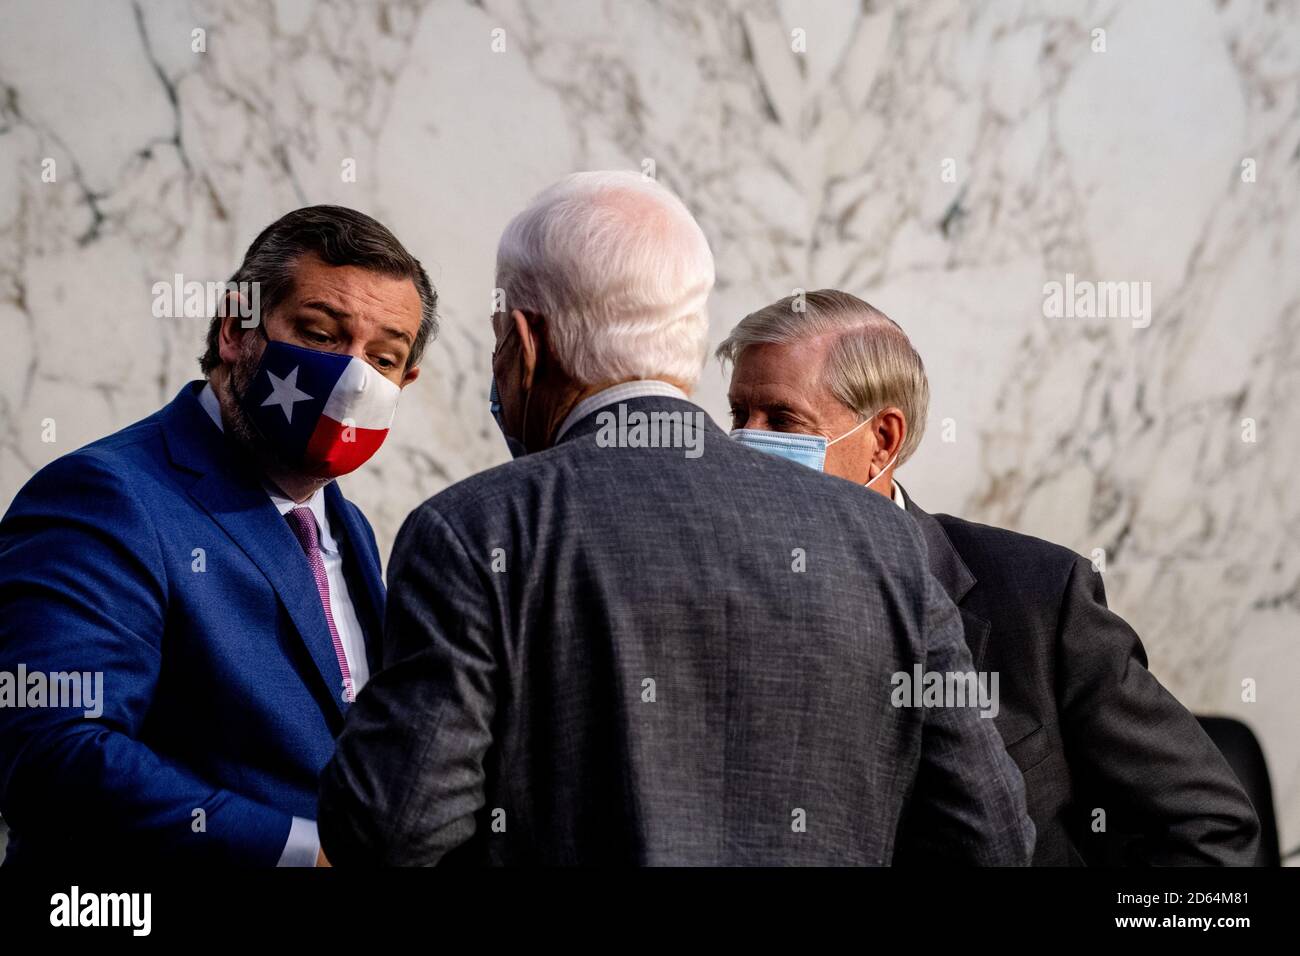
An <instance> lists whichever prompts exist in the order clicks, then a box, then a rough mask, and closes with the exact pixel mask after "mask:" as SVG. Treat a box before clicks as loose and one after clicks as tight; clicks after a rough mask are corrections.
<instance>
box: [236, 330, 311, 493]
mask: <svg viewBox="0 0 1300 956" xmlns="http://www.w3.org/2000/svg"><path fill="white" fill-rule="evenodd" d="M258 338H259V336H257V335H246V336H244V341H243V343H242V345H241V347H240V351H239V358H238V360H236V362H235V364H234V365H232V366H231V367H230V374H229V376H228V377H227V379H226V382H227V386H228V387H227V389H226V392H227V394H228V395H229V399H230V400H229V401H228V402H227V403H226V408H225V412H226V415H225V419H226V423H227V425H228V427H229V428H230V432H231V434H230V437H231V438H232V439H234V441H235V443H236V444H237V445H239V447H240V448H242V449H243V450H244V451H245V452H246V453H247V454H248V455H249V457H250V458H251V459H252V460H253V461H254V462H256V463H257V464H258V465H259V466H260V467H261V468H262V469H263V470H264V471H266V472H268V473H269V474H276V473H281V474H289V475H298V474H301V466H300V465H299V464H297V463H295V462H292V461H289V460H288V459H287V458H286V457H285V455H284V451H283V449H281V448H279V447H277V446H275V445H273V444H272V443H271V442H269V441H267V440H266V438H265V437H264V436H263V435H262V433H261V432H260V431H258V429H257V426H256V425H254V424H253V421H252V419H250V418H249V417H248V413H247V412H246V411H244V406H245V399H246V398H247V397H248V393H249V391H250V390H251V389H252V387H253V381H254V380H255V379H256V378H257V370H258V368H259V366H260V365H261V362H262V349H259V348H258V347H257V346H258Z"/></svg>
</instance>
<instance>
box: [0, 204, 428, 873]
mask: <svg viewBox="0 0 1300 956" xmlns="http://www.w3.org/2000/svg"><path fill="white" fill-rule="evenodd" d="M436 304H437V297H436V294H435V292H434V290H433V289H432V287H431V285H430V283H429V279H428V276H427V275H426V273H425V271H424V269H423V268H422V267H421V265H420V263H419V262H418V261H417V260H416V259H415V258H414V257H412V256H411V255H410V253H409V252H407V251H406V250H405V249H404V248H403V247H402V245H401V243H399V242H398V241H397V239H396V238H395V237H394V236H393V235H392V233H390V232H389V231H388V229H386V228H385V227H384V226H383V225H381V224H380V223H378V222H376V221H375V220H374V219H371V218H370V217H368V216H365V215H363V214H361V213H358V212H355V211H353V210H349V209H343V208H341V207H336V206H315V207H309V208H306V209H300V210H297V211H295V212H292V213H290V214H288V215H286V216H285V217H283V218H282V219H280V220H279V221H277V222H275V223H274V224H272V225H271V226H269V227H268V228H267V229H266V230H264V231H263V232H262V234H261V235H260V236H258V238H257V239H256V240H255V241H254V243H253V244H252V246H251V247H250V248H249V250H248V252H247V253H246V255H245V257H244V261H243V264H242V265H241V266H240V269H239V271H238V272H236V274H235V276H234V277H233V278H232V280H231V283H229V284H228V288H227V293H226V298H225V299H223V300H222V303H221V307H220V308H219V309H218V315H217V316H216V317H215V318H214V319H213V320H212V323H211V327H210V329H209V332H208V341H207V351H206V353H205V354H204V355H203V356H202V359H201V363H200V365H201V368H202V370H203V372H204V374H205V376H206V377H207V381H206V382H202V381H196V382H191V383H190V384H188V385H186V386H185V387H184V388H182V389H181V391H180V394H178V395H177V396H176V398H175V399H174V400H173V401H172V402H171V403H170V404H169V405H167V406H166V407H165V408H163V409H161V410H160V411H158V412H156V413H155V414H153V415H151V416H149V417H148V418H146V419H144V420H143V421H140V422H137V423H136V424H134V425H131V426H129V427H128V428H125V429H123V430H122V431H120V432H118V433H116V434H114V435H110V436H108V437H107V438H104V439H101V440H100V441H97V442H94V443H93V444H90V445H88V446H86V447H85V448H82V449H80V450H78V451H75V452H72V453H71V454H68V455H64V456H63V457H62V458H59V459H58V460H56V461H54V462H52V463H51V464H50V465H48V466H47V467H45V468H43V469H42V470H41V471H40V472H39V473H38V474H37V475H36V476H35V477H33V478H32V479H31V480H30V481H29V482H28V483H27V485H26V487H24V488H23V489H22V491H21V492H20V493H19V494H18V497H17V498H16V499H15V500H14V502H13V504H12V506H11V507H10V509H9V511H8V513H7V514H6V515H5V517H4V519H3V522H0V814H3V816H4V818H5V819H6V821H7V822H8V824H9V826H10V828H11V834H10V843H9V853H8V859H7V862H9V863H12V864H18V863H33V862H37V863H39V862H51V861H55V860H57V861H59V862H60V863H64V862H68V861H94V860H104V859H118V860H130V861H132V862H169V863H181V864H198V863H234V864H245V865H259V866H261V865H265V866H270V865H275V864H279V865H313V864H315V863H316V862H317V857H318V854H319V841H318V839H317V836H316V825H315V817H316V792H317V777H318V775H319V773H320V771H321V769H322V768H323V767H324V765H325V763H326V761H327V760H328V759H329V757H330V755H331V753H332V752H333V750H334V738H335V736H336V735H337V734H338V732H339V731H340V729H341V728H342V726H343V717H344V713H345V712H346V710H347V707H348V706H349V703H350V701H351V700H352V699H353V697H354V696H355V694H356V693H357V691H359V690H360V688H361V685H362V684H364V683H365V681H366V679H367V678H368V676H369V674H370V672H371V669H372V668H373V667H374V666H375V663H376V660H377V658H376V654H377V652H378V638H379V635H380V630H381V625H382V621H383V612H384V586H383V581H382V578H381V575H380V563H379V554H378V551H377V549H376V546H375V539H374V534H373V532H372V531H371V529H370V525H369V524H368V523H367V521H366V519H365V517H364V516H363V515H362V513H361V512H360V510H359V509H358V508H357V507H356V506H355V505H353V504H351V503H350V502H348V501H347V500H346V499H345V498H344V497H343V495H342V493H341V492H340V491H339V489H338V486H337V484H336V483H335V482H334V481H333V479H334V478H336V477H337V476H339V475H341V474H344V473H346V472H348V471H351V470H352V469H354V468H356V467H358V466H359V465H360V464H361V463H362V462H364V461H365V460H366V459H367V458H368V457H369V456H370V455H371V454H372V453H373V452H374V451H375V449H376V448H377V447H378V445H379V443H380V442H381V441H382V440H383V438H384V435H386V434H387V430H388V428H389V425H390V424H391V421H392V417H393V410H394V408H395V406H396V402H397V396H398V395H399V394H400V392H401V389H402V388H403V387H405V386H406V385H409V384H410V383H411V382H412V381H414V379H415V378H416V376H417V374H418V369H417V364H418V362H419V359H420V353H421V351H422V350H423V348H424V346H425V344H426V343H427V341H428V340H429V338H430V337H431V336H432V335H433V334H434V333H435V332H436ZM6 678H7V680H6ZM83 686H84V687H85V688H91V687H102V694H99V695H98V698H99V699H97V700H96V702H95V705H94V706H93V707H89V706H87V702H86V701H85V700H81V699H74V698H77V697H78V696H79V695H76V694H73V695H69V693H67V692H68V690H69V689H74V690H76V689H79V688H81V687H83Z"/></svg>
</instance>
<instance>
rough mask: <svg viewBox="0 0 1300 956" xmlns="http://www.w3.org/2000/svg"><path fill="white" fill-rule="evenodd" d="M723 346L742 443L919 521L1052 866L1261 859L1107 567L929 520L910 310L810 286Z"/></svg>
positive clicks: (745, 324)
mask: <svg viewBox="0 0 1300 956" xmlns="http://www.w3.org/2000/svg"><path fill="white" fill-rule="evenodd" d="M717 355H718V357H719V358H721V359H722V360H723V361H725V362H730V363H731V364H732V365H733V367H734V371H733V374H732V378H731V386H730V390H729V399H730V402H731V412H732V423H733V426H734V427H735V429H736V431H734V432H733V433H732V434H733V437H735V438H736V439H737V440H738V441H739V442H740V443H742V444H747V445H751V446H752V447H756V448H759V449H762V450H764V451H768V452H772V453H774V454H776V455H780V456H782V457H784V458H788V459H791V460H795V461H799V462H800V463H802V464H805V465H808V466H810V467H812V468H815V469H817V470H824V471H825V472H826V473H827V474H831V475H835V476H838V477H840V478H845V479H847V480H849V481H851V482H854V483H855V484H858V485H863V486H866V487H867V488H870V489H871V490H873V491H876V492H878V493H879V494H874V495H863V496H861V497H862V498H863V503H864V504H865V503H866V502H868V501H870V502H871V503H872V504H873V505H874V503H875V502H877V501H880V500H883V499H892V500H893V501H894V502H895V504H896V505H897V509H895V510H899V511H900V512H906V513H907V514H908V515H910V516H911V518H912V519H913V520H914V522H915V524H916V526H917V528H918V529H919V530H920V532H921V534H922V536H923V537H924V539H925V542H926V546H927V551H928V555H929V562H930V567H931V569H932V570H933V572H934V575H935V577H936V578H937V579H938V581H939V582H940V583H941V584H942V585H943V589H944V591H945V592H946V593H947V595H948V596H949V597H950V598H951V599H952V601H953V602H954V603H956V605H957V606H958V608H959V609H960V612H961V619H962V622H963V625H964V628H965V633H966V642H967V644H968V645H969V647H970V651H971V654H972V655H973V657H974V661H975V667H976V669H977V670H979V671H980V672H982V673H988V674H990V675H998V676H999V677H1000V681H999V685H1000V691H1001V701H1000V705H1001V706H1000V709H999V713H998V714H997V716H996V723H997V726H998V729H999V730H1000V731H1001V733H1002V737H1003V738H1004V740H1005V741H1006V745H1007V749H1008V750H1009V752H1010V754H1011V756H1012V757H1013V758H1014V759H1015V761H1016V764H1017V765H1018V766H1019V767H1020V769H1021V770H1022V771H1023V773H1024V778H1025V788H1026V793H1027V797H1028V801H1029V811H1030V814H1031V816H1032V817H1033V820H1034V825H1035V827H1036V828H1037V831H1038V845H1037V849H1036V851H1035V854H1034V863H1035V865H1063V864H1071V863H1080V862H1090V863H1143V864H1195V863H1202V864H1213V863H1232V864H1249V863H1251V862H1253V860H1254V854H1255V849H1256V845H1257V839H1256V834H1257V832H1258V824H1257V822H1256V819H1255V813H1254V811H1253V809H1252V808H1251V805H1250V802H1249V801H1248V800H1247V799H1246V796H1245V794H1244V793H1243V792H1242V789H1241V787H1240V786H1239V785H1238V783H1237V781H1236V779H1235V778H1234V776H1233V774H1232V771H1231V770H1230V769H1229V767H1228V765H1227V763H1226V762H1225V761H1224V759H1223V757H1222V756H1221V755H1220V754H1219V752H1218V750H1217V749H1216V748H1215V746H1214V744H1213V742H1212V741H1211V740H1210V739H1209V737H1207V736H1206V734H1205V732H1204V731H1203V730H1202V729H1201V728H1200V726H1199V725H1198V724H1197V722H1196V719H1195V718H1194V717H1193V716H1192V715H1191V714H1189V713H1188V712H1187V711H1186V710H1185V709H1184V708H1183V707H1182V705H1181V704H1179V703H1178V701H1176V700H1175V699H1174V698H1173V696H1172V695H1170V694H1169V692H1168V691H1166V690H1165V689H1164V688H1163V687H1162V686H1161V685H1160V683H1159V682H1158V681H1157V680H1156V679H1155V678H1154V677H1153V676H1152V675H1151V673H1150V672H1149V671H1148V670H1147V669H1146V654H1145V652H1144V651H1143V649H1142V644H1141V642H1140V641H1139V640H1138V637H1137V635H1136V634H1135V633H1134V632H1133V630H1132V628H1130V627H1129V626H1128V625H1127V624H1126V623H1125V622H1124V621H1123V620H1122V619H1121V618H1120V617H1119V616H1118V615H1116V614H1114V613H1113V612H1111V611H1110V610H1108V609H1107V607H1106V596H1105V591H1104V589H1103V586H1102V581H1101V575H1100V574H1098V573H1096V572H1095V571H1093V569H1092V567H1091V565H1090V564H1089V562H1087V561H1086V560H1084V559H1083V558H1081V557H1079V556H1078V555H1076V554H1074V553H1073V552H1071V551H1069V550H1067V549H1066V548H1062V547H1060V546H1058V545H1055V544H1050V543H1049V542H1046V541H1042V540H1039V539H1038V538H1032V537H1029V536H1028V535H1022V534H1015V533H1013V532H1010V531H1004V530H1002V529H1000V528H991V527H988V526H986V525H980V524H975V523H973V522H970V521H963V520H962V519H960V518H954V517H951V516H949V515H935V516H931V515H928V514H926V513H925V512H924V511H922V510H921V509H920V508H919V507H918V506H917V504H916V502H914V501H913V500H912V499H911V498H910V497H908V496H907V494H906V493H905V492H904V491H903V488H902V486H901V485H900V484H898V483H897V482H896V481H894V480H893V475H894V471H895V469H897V468H899V467H900V466H901V465H903V464H904V463H905V462H906V461H907V460H908V459H909V458H910V457H911V455H912V453H913V452H914V451H915V450H916V448H917V446H918V445H919V444H920V442H921V434H922V432H923V430H924V428H925V418H926V412H927V410H928V407H929V403H930V386H929V382H928V381H927V379H926V374H925V368H924V366H923V365H922V364H921V357H920V356H919V355H917V353H916V350H915V349H914V348H913V347H912V343H911V342H910V341H909V340H908V337H907V335H906V334H905V333H904V332H903V330H902V329H901V328H899V326H898V325H897V324H896V323H894V322H893V321H892V320H891V319H889V318H888V317H887V316H885V315H884V314H883V313H881V312H879V311H878V310H876V309H874V308H872V307H871V306H870V305H868V304H867V303H866V302H863V301H862V300H861V299H858V298H856V297H855V296H852V295H849V294H848V293H845V292H837V291H834V290H822V291H818V292H809V293H806V294H805V295H803V296H800V297H796V296H788V297H786V298H784V299H781V300H779V301H778V302H774V303H773V304H771V305H769V306H767V307H765V308H762V309H759V310H758V311H757V312H754V313H752V314H750V315H748V316H746V317H745V318H744V319H743V320H741V322H740V323H739V324H738V325H737V326H736V327H735V328H734V329H733V330H732V331H731V335H730V336H728V338H727V339H726V340H725V341H724V342H723V343H722V345H721V346H720V347H719V348H718V350H717ZM1098 810H1100V811H1103V814H1104V815H1101V816H1099V815H1098V813H1097V811H1098ZM1099 823H1100V824H1101V825H1100V826H1099V825H1098V824H1099Z"/></svg>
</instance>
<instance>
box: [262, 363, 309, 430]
mask: <svg viewBox="0 0 1300 956" xmlns="http://www.w3.org/2000/svg"><path fill="white" fill-rule="evenodd" d="M266 377H267V378H269V379H270V380H271V394H270V395H268V396H266V401H264V402H263V403H262V407H263V408H265V407H266V406H267V405H279V406H280V408H281V409H282V410H283V411H284V420H285V421H287V422H292V421H293V403H294V402H301V401H305V400H308V399H310V398H311V396H310V395H308V394H307V393H306V392H304V391H303V390H302V389H300V388H299V387H298V367H297V366H294V369H293V371H292V372H290V373H289V374H288V375H286V376H285V377H284V378H277V377H276V376H275V373H273V372H271V371H270V370H267V373H266Z"/></svg>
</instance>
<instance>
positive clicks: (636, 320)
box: [496, 172, 714, 386]
mask: <svg viewBox="0 0 1300 956" xmlns="http://www.w3.org/2000/svg"><path fill="white" fill-rule="evenodd" d="M713 279H714V271H713V253H712V252H710V251H709V243H708V240H707V239H705V237H704V233H703V232H702V231H701V230H700V227H699V225H698V224H697V223H696V222H695V219H694V217H692V216H691V214H690V211H689V210H688V209H687V208H686V206H685V205H683V204H682V201H681V200H680V199H678V198H677V197H676V196H674V195H673V194H672V193H671V192H669V191H668V190H667V189H665V188H664V187H663V186H661V185H659V184H658V183H657V182H655V181H654V180H653V179H646V178H643V177H642V176H640V175H639V174H637V173H633V172H585V173H574V174H573V175H571V176H567V177H565V178H564V179H562V180H560V181H559V182H558V183H556V184H555V185H553V186H551V187H550V188H549V189H547V190H545V191H544V192H543V193H541V195H539V196H538V197H537V198H536V199H534V200H533V201H532V203H531V204H530V205H529V206H528V208H527V209H525V210H524V211H523V212H521V213H520V214H519V215H517V216H516V217H515V218H514V219H513V220H511V222H510V224H509V225H508V226H506V229H505V232H504V233H503V234H502V236H501V242H500V244H499V245H498V247H497V265H496V285H497V288H498V289H500V290H501V292H502V293H503V294H504V300H505V311H506V312H510V311H511V310H514V309H519V310H520V311H521V312H525V313H533V314H537V315H541V316H543V317H544V318H545V319H546V322H547V335H548V341H549V343H550V346H551V349H552V351H553V352H554V353H555V357H556V359H557V360H558V361H559V363H560V365H561V366H562V367H563V368H564V370H565V371H566V372H567V373H568V374H569V375H571V376H573V378H574V379H576V380H577V381H578V382H580V383H581V384H584V385H594V384H598V383H601V382H606V381H621V380H626V379H634V378H635V379H664V378H667V379H673V380H676V381H680V382H685V383H687V384H688V385H692V386H693V385H694V384H695V382H696V381H697V380H698V379H699V376H700V371H701V370H702V368H703V366H704V360H705V357H706V355H707V353H708V333H709V318H708V311H707V308H706V302H707V300H708V296H709V292H710V290H711V289H712V288H713Z"/></svg>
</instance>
